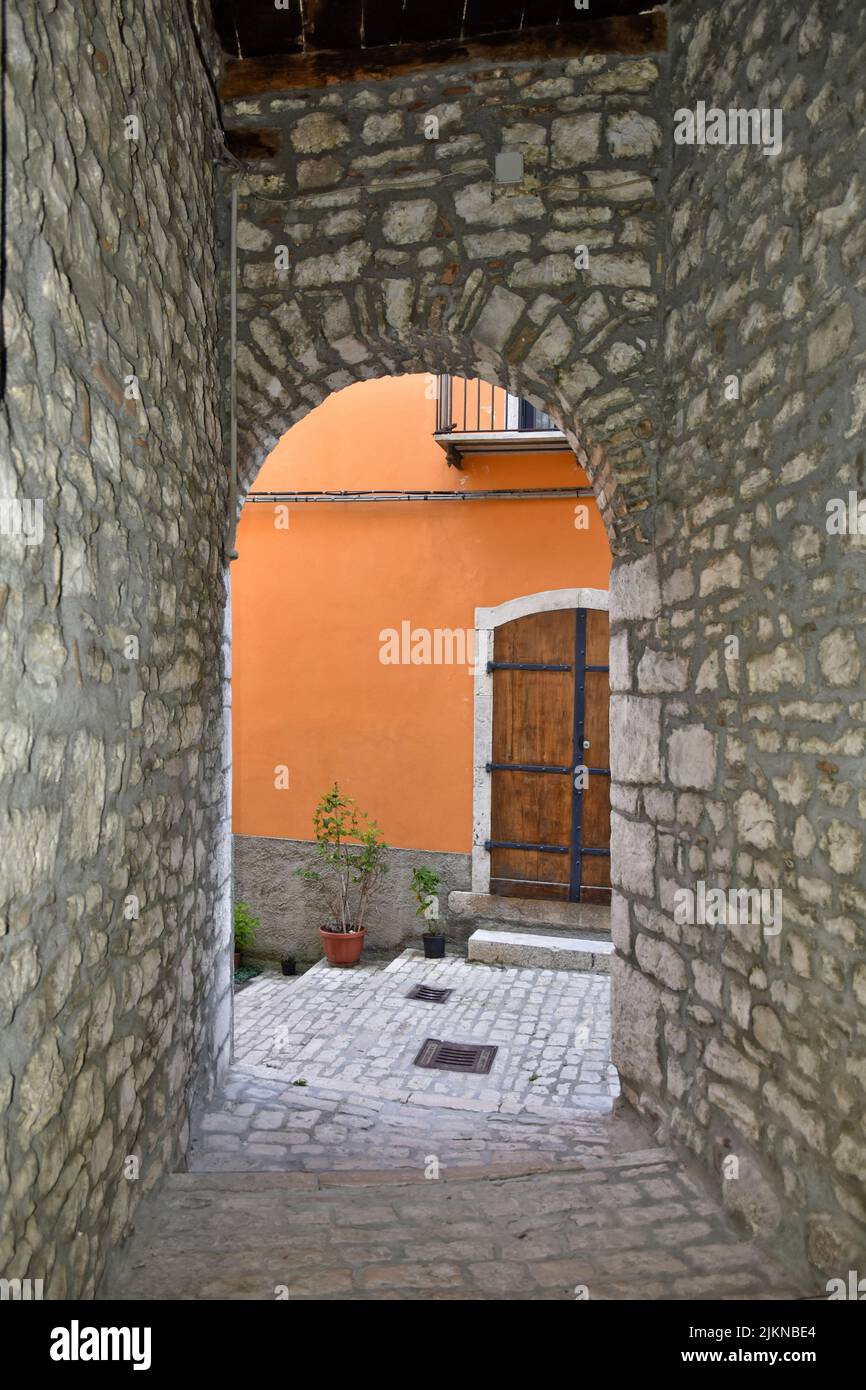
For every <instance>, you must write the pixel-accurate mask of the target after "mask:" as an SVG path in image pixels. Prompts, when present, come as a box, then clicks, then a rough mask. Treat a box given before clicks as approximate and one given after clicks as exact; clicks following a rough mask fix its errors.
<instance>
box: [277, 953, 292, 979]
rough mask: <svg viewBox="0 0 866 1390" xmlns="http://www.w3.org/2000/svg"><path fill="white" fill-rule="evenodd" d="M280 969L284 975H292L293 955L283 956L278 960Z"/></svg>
mask: <svg viewBox="0 0 866 1390" xmlns="http://www.w3.org/2000/svg"><path fill="white" fill-rule="evenodd" d="M280 969H281V970H282V972H283V974H284V975H294V973H295V958H294V956H285V957H284V958H283V959H282V960H281V961H280Z"/></svg>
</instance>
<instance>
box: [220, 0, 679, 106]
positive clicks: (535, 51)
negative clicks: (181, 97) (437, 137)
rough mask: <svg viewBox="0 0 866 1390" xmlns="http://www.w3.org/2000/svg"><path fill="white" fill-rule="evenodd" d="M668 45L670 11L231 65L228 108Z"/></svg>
mask: <svg viewBox="0 0 866 1390" xmlns="http://www.w3.org/2000/svg"><path fill="white" fill-rule="evenodd" d="M666 42H667V20H666V17H665V13H664V11H663V10H651V11H649V12H648V13H647V14H638V15H614V16H611V17H609V18H607V19H587V20H583V21H582V22H581V23H578V24H559V25H556V26H554V27H551V28H544V29H523V30H520V31H518V32H512V33H509V34H489V35H485V36H483V37H479V38H473V39H466V40H460V39H449V40H445V41H443V42H437V43H407V44H389V45H387V46H385V47H382V48H366V49H356V50H353V51H347V52H341V51H325V50H320V51H315V50H308V51H307V52H306V53H298V54H288V55H287V54H272V55H270V56H268V57H267V58H227V59H226V65H225V73H224V75H223V80H222V84H221V87H220V97H221V98H222V100H223V101H232V100H234V99H235V98H236V97H251V96H264V95H265V94H266V93H268V92H284V91H291V90H297V89H298V88H307V87H331V86H336V85H337V84H340V83H348V82H381V81H384V80H386V79H387V78H390V77H400V76H403V75H404V74H407V73H411V72H416V71H417V70H418V69H419V68H432V67H451V66H454V65H456V64H464V63H478V62H482V63H519V62H533V63H538V62H544V61H545V60H547V59H550V58H566V57H568V58H576V57H581V56H583V55H584V54H587V53H622V54H626V55H635V54H641V53H660V52H663V51H664V48H665V45H666Z"/></svg>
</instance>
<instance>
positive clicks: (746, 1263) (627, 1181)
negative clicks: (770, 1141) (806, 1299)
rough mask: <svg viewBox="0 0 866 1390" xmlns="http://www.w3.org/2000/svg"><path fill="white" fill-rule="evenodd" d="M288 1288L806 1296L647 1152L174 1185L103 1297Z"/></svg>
mask: <svg viewBox="0 0 866 1390" xmlns="http://www.w3.org/2000/svg"><path fill="white" fill-rule="evenodd" d="M608 1123H609V1124H611V1125H613V1124H615V1122H610V1121H609V1122H608ZM239 1178H240V1181H239ZM299 1179H300V1180H301V1183H302V1185H301V1186H300V1187H299V1186H298V1180H299ZM312 1183H315V1184H316V1185H315V1187H313V1186H312V1185H311V1184H312ZM283 1291H285V1293H287V1295H288V1297H289V1298H291V1299H301V1300H308V1299H315V1300H321V1299H325V1300H342V1299H348V1300H374V1299H399V1300H404V1301H405V1300H414V1299H423V1300H425V1301H428V1300H442V1299H457V1300H461V1301H473V1300H480V1299H483V1300H519V1301H525V1300H526V1301H541V1300H556V1301H563V1300H567V1301H573V1300H575V1299H576V1298H577V1299H580V1300H581V1301H582V1300H583V1299H585V1298H588V1299H589V1300H590V1301H592V1300H593V1299H595V1300H611V1299H651V1300H656V1299H669V1298H682V1299H697V1300H711V1299H712V1300H714V1299H748V1300H752V1299H782V1298H792V1297H797V1296H798V1295H799V1294H800V1293H801V1292H802V1290H800V1289H799V1288H798V1287H797V1285H796V1283H795V1282H794V1281H792V1280H791V1279H790V1278H789V1277H788V1276H787V1275H786V1274H785V1272H784V1271H783V1270H781V1269H780V1268H779V1267H778V1266H777V1265H776V1264H774V1263H773V1262H772V1261H770V1260H769V1259H768V1258H767V1257H766V1256H765V1255H764V1254H763V1253H762V1252H761V1251H760V1250H759V1249H758V1248H757V1247H756V1246H755V1245H754V1244H753V1243H751V1242H749V1241H746V1240H743V1239H742V1237H741V1235H740V1234H739V1233H738V1232H737V1231H736V1230H735V1229H734V1228H733V1226H732V1225H731V1223H730V1222H729V1220H728V1219H727V1217H726V1216H725V1215H724V1214H723V1213H721V1212H720V1210H719V1209H718V1208H717V1206H716V1205H715V1204H714V1203H713V1202H712V1201H710V1200H708V1198H707V1196H706V1194H705V1191H704V1189H703V1187H702V1186H701V1184H700V1183H699V1182H697V1181H695V1180H694V1179H693V1178H692V1177H691V1176H690V1174H689V1173H687V1172H686V1171H685V1169H684V1168H683V1166H682V1164H680V1163H679V1162H678V1161H677V1160H676V1159H675V1158H674V1157H673V1156H672V1155H666V1154H665V1151H664V1150H661V1149H655V1150H653V1149H650V1150H649V1151H644V1152H643V1156H642V1159H639V1158H638V1153H637V1152H635V1153H634V1154H633V1155H632V1156H631V1157H630V1158H629V1156H628V1155H627V1154H622V1155H619V1156H617V1158H616V1159H615V1160H614V1161H612V1162H604V1161H599V1162H597V1163H596V1164H595V1166H594V1167H593V1168H592V1169H584V1168H582V1167H581V1165H580V1163H575V1165H574V1167H573V1170H572V1171H567V1172H559V1173H555V1174H552V1173H544V1174H532V1175H522V1176H514V1177H501V1178H491V1177H490V1176H489V1175H486V1176H484V1177H477V1178H475V1179H469V1178H467V1177H465V1176H464V1177H462V1178H459V1179H455V1180H453V1181H446V1182H442V1181H436V1180H429V1181H422V1182H413V1183H407V1182H406V1181H405V1180H404V1179H403V1178H402V1177H399V1176H397V1175H392V1178H391V1180H390V1181H389V1182H383V1181H382V1178H381V1175H378V1180H377V1181H376V1183H374V1184H369V1183H366V1182H365V1181H364V1178H363V1175H360V1174H358V1175H355V1180H352V1179H349V1178H348V1177H344V1178H343V1179H342V1180H341V1181H338V1182H336V1183H335V1182H334V1181H333V1179H331V1178H326V1177H324V1176H323V1177H321V1178H319V1179H318V1180H317V1179H314V1178H311V1176H310V1175H307V1174H254V1175H248V1174H244V1175H237V1174H233V1175H220V1174H203V1173H195V1174H183V1175H177V1176H175V1177H173V1178H170V1179H169V1180H168V1181H167V1183H166V1184H165V1185H164V1186H163V1188H162V1190H161V1191H160V1193H159V1194H157V1195H155V1196H152V1197H151V1198H149V1199H148V1200H147V1201H146V1202H145V1203H144V1204H143V1207H142V1209H141V1212H140V1215H139V1218H138V1222H137V1232H136V1235H135V1237H134V1238H133V1240H132V1241H131V1242H130V1243H129V1245H128V1246H127V1247H126V1249H125V1250H123V1251H122V1252H120V1253H118V1254H116V1255H115V1256H114V1257H113V1258H112V1261H111V1262H110V1265H109V1270H108V1273H107V1275H106V1278H105V1280H104V1281H103V1284H102V1287H101V1289H100V1292H99V1295H98V1296H99V1298H101V1299H123V1300H148V1299H181V1300H183V1299H196V1300H199V1299H242V1300H243V1299H268V1300H270V1299H274V1298H276V1297H279V1296H281V1294H282V1293H283ZM283 1296H284V1295H283Z"/></svg>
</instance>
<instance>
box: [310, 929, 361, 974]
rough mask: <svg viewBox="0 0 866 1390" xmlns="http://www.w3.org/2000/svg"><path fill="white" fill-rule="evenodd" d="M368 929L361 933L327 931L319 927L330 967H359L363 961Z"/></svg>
mask: <svg viewBox="0 0 866 1390" xmlns="http://www.w3.org/2000/svg"><path fill="white" fill-rule="evenodd" d="M366 935H367V931H366V928H364V929H363V930H361V931H350V932H343V931H325V928H324V927H319V936H320V937H321V938H322V945H323V946H324V948H325V958H326V960H327V961H328V963H329V964H330V965H357V964H358V961H359V960H360V959H361V950H362V948H363V945H364V937H365V936H366Z"/></svg>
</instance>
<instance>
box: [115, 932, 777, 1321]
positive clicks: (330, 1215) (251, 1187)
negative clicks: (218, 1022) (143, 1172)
mask: <svg viewBox="0 0 866 1390" xmlns="http://www.w3.org/2000/svg"><path fill="white" fill-rule="evenodd" d="M419 982H423V983H425V984H438V985H441V986H443V987H445V988H453V989H454V990H455V993H454V995H452V998H451V1000H450V1001H449V1003H448V1004H447V1005H437V1004H425V1003H420V1002H419V1003H415V1002H411V1003H410V1001H408V1000H406V999H405V995H406V992H407V990H408V989H409V988H410V987H411V985H412V984H415V983H419ZM607 989H608V978H607V977H598V976H590V975H580V974H577V973H575V972H561V973H559V972H555V971H542V970H528V969H503V968H500V967H495V966H487V965H469V964H468V963H467V962H466V961H464V960H462V959H460V958H458V957H449V958H447V959H446V960H445V961H441V962H424V960H423V957H422V956H421V955H420V953H419V952H415V951H407V952H404V953H403V955H402V956H400V957H398V958H397V960H395V961H392V962H391V964H390V965H378V964H372V965H370V964H366V965H364V966H362V967H360V968H358V969H355V970H351V971H339V970H332V969H329V968H328V967H327V966H324V965H322V966H316V967H314V968H313V970H311V971H309V972H307V974H305V975H304V976H302V977H300V978H299V979H297V980H284V979H283V978H282V977H275V978H272V977H266V978H264V979H261V980H257V981H256V982H255V983H254V984H252V985H250V986H247V987H246V988H245V989H244V990H243V991H242V992H241V993H240V994H239V996H238V998H237V1011H236V1023H237V1030H238V1032H237V1054H238V1059H239V1060H238V1063H237V1064H236V1065H235V1067H234V1068H233V1069H232V1073H231V1075H230V1078H229V1080H228V1082H227V1084H226V1085H225V1086H224V1087H223V1089H222V1091H221V1092H220V1093H219V1094H218V1095H217V1096H215V1097H214V1099H213V1101H212V1102H211V1103H210V1104H209V1105H208V1106H207V1107H206V1109H205V1110H204V1111H203V1113H201V1114H200V1115H198V1116H197V1117H196V1123H195V1126H194V1135H193V1142H192V1146H191V1151H190V1171H188V1172H186V1173H181V1174H175V1175H174V1176H173V1177H171V1178H170V1179H169V1180H168V1181H167V1183H165V1184H164V1185H163V1187H162V1188H161V1189H160V1190H159V1191H158V1192H156V1193H154V1194H152V1195H151V1196H150V1197H149V1198H148V1199H147V1200H146V1201H145V1202H144V1203H143V1204H142V1207H141V1208H140V1211H139V1214H138V1216H137V1218H136V1231H135V1234H134V1236H133V1237H132V1239H131V1240H130V1241H129V1242H127V1244H126V1245H125V1246H124V1247H122V1248H121V1249H120V1250H119V1251H118V1252H116V1254H115V1255H114V1256H113V1258H112V1260H111V1262H110V1264H109V1269H108V1272H107V1274H106V1278H105V1280H104V1281H103V1285H102V1288H101V1290H100V1295H99V1296H100V1297H101V1298H105V1299H110V1298H121V1299H275V1298H280V1297H285V1296H286V1295H287V1296H288V1297H289V1298H292V1299H302V1300H303V1299H315V1300H318V1299H332V1300H344V1299H350V1300H354V1299H359V1300H363V1299H388V1300H393V1299H397V1300H406V1299H423V1300H425V1301H426V1300H430V1299H435V1300H449V1299H453V1300H478V1299H483V1300H500V1299H503V1300H505V1299H507V1300H512V1299H513V1300H521V1301H523V1300H560V1301H561V1300H566V1299H567V1300H574V1299H576V1298H579V1299H583V1298H589V1299H590V1300H592V1299H596V1300H599V1299H600V1300H611V1299H669V1298H671V1299H703V1300H707V1299H728V1298H731V1299H748V1300H752V1299H765V1298H766V1299H778V1298H789V1297H794V1296H796V1295H797V1293H798V1292H800V1290H798V1288H797V1287H796V1283H795V1281H794V1280H792V1278H791V1277H790V1276H789V1275H787V1274H785V1273H784V1272H783V1271H782V1270H781V1269H780V1268H779V1267H778V1266H777V1265H776V1264H774V1263H773V1261H772V1260H770V1259H769V1258H768V1257H767V1256H766V1254H764V1253H763V1252H762V1251H761V1250H760V1248H759V1247H757V1246H755V1245H754V1243H752V1242H750V1241H748V1240H746V1239H744V1237H743V1235H742V1233H741V1232H740V1231H739V1230H738V1229H737V1227H736V1226H735V1225H734V1223H733V1222H732V1220H731V1219H730V1218H729V1217H728V1215H727V1214H726V1213H725V1211H724V1209H723V1208H722V1206H721V1204H720V1203H719V1201H718V1199H717V1198H716V1197H715V1196H712V1195H710V1194H709V1193H708V1190H707V1188H706V1186H705V1183H704V1179H703V1177H702V1176H701V1174H700V1173H699V1172H698V1171H697V1170H693V1169H692V1168H691V1167H690V1166H689V1165H687V1164H685V1163H684V1162H683V1161H682V1160H681V1159H680V1158H678V1157H677V1156H676V1155H674V1154H673V1153H672V1152H671V1151H670V1150H668V1149H666V1148H664V1147H663V1146H661V1145H660V1144H658V1143H657V1142H656V1141H655V1139H654V1137H653V1136H652V1134H651V1133H650V1131H649V1129H648V1127H647V1125H646V1123H645V1122H644V1121H643V1120H641V1119H639V1118H638V1117H637V1116H636V1115H635V1114H634V1112H632V1111H631V1110H630V1109H629V1107H627V1106H624V1105H622V1104H620V1105H619V1106H618V1107H617V1109H616V1111H615V1112H614V1113H612V1102H613V1097H614V1095H615V1092H616V1083H615V1077H614V1076H612V1075H611V1070H610V1067H609V1062H608V1054H607V1041H608V1034H607V997H606V996H607ZM527 1024H528V1025H529V1027H527ZM428 1036H434V1037H441V1036H446V1037H449V1038H452V1039H455V1040H458V1041H464V1042H468V1041H476V1042H495V1043H497V1044H498V1045H499V1047H500V1053H499V1054H498V1055H497V1059H496V1063H495V1064H494V1068H493V1071H492V1072H491V1074H490V1076H488V1077H477V1076H465V1075H458V1074H454V1073H447V1072H446V1073H435V1072H428V1073H424V1072H418V1073H417V1075H416V1074H414V1073H413V1072H412V1070H411V1064H412V1058H413V1057H414V1055H415V1052H416V1051H417V1048H418V1046H419V1045H420V1042H421V1041H423V1039H424V1038H425V1037H428ZM341 1068H342V1070H341ZM532 1077H535V1078H536V1080H534V1081H533V1080H532V1079H531V1078H532ZM539 1079H540V1080H541V1081H542V1083H543V1084H542V1086H541V1087H540V1088H539V1089H536V1087H537V1084H538V1080H539ZM298 1081H304V1082H306V1083H307V1084H306V1085H296V1084H293V1083H295V1082H298Z"/></svg>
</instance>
